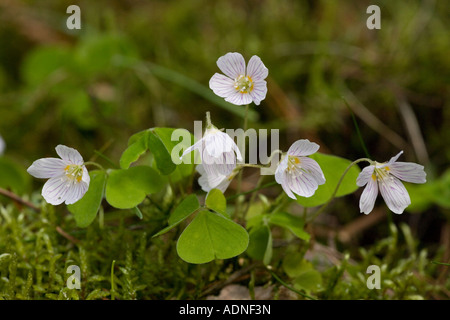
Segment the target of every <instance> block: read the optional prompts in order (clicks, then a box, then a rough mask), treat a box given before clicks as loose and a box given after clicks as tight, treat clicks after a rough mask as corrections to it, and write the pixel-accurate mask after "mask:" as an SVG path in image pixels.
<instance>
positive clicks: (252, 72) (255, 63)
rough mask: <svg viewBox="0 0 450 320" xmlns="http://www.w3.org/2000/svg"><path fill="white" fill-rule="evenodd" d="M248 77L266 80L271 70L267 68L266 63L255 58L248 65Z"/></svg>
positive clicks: (254, 79)
mask: <svg viewBox="0 0 450 320" xmlns="http://www.w3.org/2000/svg"><path fill="white" fill-rule="evenodd" d="M246 75H247V76H249V77H250V78H252V79H253V81H256V80H264V79H265V78H267V76H268V75H269V69H267V68H266V66H265V65H264V63H263V62H262V61H261V59H260V58H259V57H258V56H253V57H251V58H250V61H249V62H248V65H247V74H246Z"/></svg>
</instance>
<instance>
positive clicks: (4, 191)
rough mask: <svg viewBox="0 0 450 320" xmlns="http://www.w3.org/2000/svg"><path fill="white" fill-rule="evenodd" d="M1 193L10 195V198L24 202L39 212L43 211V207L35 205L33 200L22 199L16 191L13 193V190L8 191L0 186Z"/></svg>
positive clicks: (6, 195)
mask: <svg viewBox="0 0 450 320" xmlns="http://www.w3.org/2000/svg"><path fill="white" fill-rule="evenodd" d="M0 194H2V195H4V196H5V197H8V198H10V199H12V200H14V201H16V202H19V203H21V204H23V205H25V206H27V207H29V208H31V209H33V210H34V211H37V212H39V211H41V209H40V208H39V207H37V206H35V205H34V204H32V203H31V202H29V201H27V200H24V199H22V198H21V197H19V196H18V195H17V194H15V193H13V192H11V191H8V190H6V189H3V188H0Z"/></svg>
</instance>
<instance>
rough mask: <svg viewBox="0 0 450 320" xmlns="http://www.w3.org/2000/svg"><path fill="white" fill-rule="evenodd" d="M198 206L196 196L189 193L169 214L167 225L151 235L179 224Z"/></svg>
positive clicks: (162, 232)
mask: <svg viewBox="0 0 450 320" xmlns="http://www.w3.org/2000/svg"><path fill="white" fill-rule="evenodd" d="M198 208H200V203H199V202H198V198H197V196H196V195H195V194H190V195H189V196H187V197H186V198H185V199H184V200H183V201H181V203H180V204H179V205H178V206H177V207H176V208H175V210H174V211H173V212H172V213H171V214H170V217H169V221H168V222H169V225H168V226H167V227H166V228H164V229H162V230H161V231H159V232H158V233H156V234H155V235H154V236H153V237H157V236H160V235H162V234H164V233H166V232H167V231H169V230H170V229H172V228H174V227H175V226H177V225H179V224H180V223H181V222H182V221H184V220H185V219H186V218H187V217H189V216H190V215H191V214H193V213H194V212H195V211H197V210H198Z"/></svg>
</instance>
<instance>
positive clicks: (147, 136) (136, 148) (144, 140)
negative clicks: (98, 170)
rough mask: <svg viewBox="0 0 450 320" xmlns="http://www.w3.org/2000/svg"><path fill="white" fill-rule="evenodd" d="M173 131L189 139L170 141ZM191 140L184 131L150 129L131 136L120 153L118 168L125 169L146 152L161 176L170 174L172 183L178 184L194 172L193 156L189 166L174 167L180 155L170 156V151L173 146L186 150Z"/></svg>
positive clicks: (191, 137)
mask: <svg viewBox="0 0 450 320" xmlns="http://www.w3.org/2000/svg"><path fill="white" fill-rule="evenodd" d="M175 130H179V131H180V132H185V133H186V136H189V139H184V140H182V141H180V142H179V141H172V134H173V132H174V131H175ZM185 140H189V141H185ZM193 140H194V138H193V136H192V134H190V133H189V132H188V131H187V130H185V129H175V128H152V129H147V130H144V131H140V132H138V133H136V134H134V135H132V136H131V137H130V139H129V140H128V148H127V149H126V150H125V151H124V152H123V153H122V156H121V158H120V166H121V168H122V169H127V168H129V167H130V165H131V164H132V163H133V162H135V161H137V160H138V159H139V158H140V157H141V156H142V155H143V154H144V153H145V152H146V151H150V152H151V153H152V154H153V157H154V164H155V166H156V168H157V169H158V170H159V172H161V173H162V174H163V175H169V174H170V178H171V180H172V182H178V181H179V180H181V179H182V178H184V177H187V176H189V175H190V174H191V173H192V171H193V170H194V164H193V163H194V162H193V155H190V156H191V164H185V163H181V164H179V165H176V164H175V163H176V162H177V160H179V159H178V157H179V156H180V155H172V150H173V148H174V147H175V146H178V147H180V146H181V147H182V149H186V148H188V147H189V146H190V145H191V144H192V142H193ZM180 150H181V149H180ZM186 157H187V156H186ZM174 158H176V159H174Z"/></svg>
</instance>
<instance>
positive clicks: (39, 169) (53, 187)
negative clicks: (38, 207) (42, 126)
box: [27, 145, 90, 205]
mask: <svg viewBox="0 0 450 320" xmlns="http://www.w3.org/2000/svg"><path fill="white" fill-rule="evenodd" d="M55 150H56V153H57V154H58V155H59V156H60V157H61V159H58V158H42V159H39V160H36V161H34V162H33V164H32V165H31V166H30V167H29V168H28V169H27V171H28V173H29V174H31V175H32V176H33V177H36V178H40V179H49V180H48V181H47V182H46V183H45V184H44V187H43V188H42V196H43V197H44V199H45V201H47V202H48V203H50V204H52V205H59V204H61V203H63V202H65V203H66V204H72V203H75V202H77V201H78V200H80V199H81V198H82V197H83V196H84V194H85V193H86V191H87V190H88V188H89V182H90V177H89V173H88V171H87V169H86V167H85V166H84V161H83V158H82V156H81V155H80V153H79V152H78V151H77V150H75V149H73V148H69V147H66V146H64V145H58V146H57V147H56V148H55Z"/></svg>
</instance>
